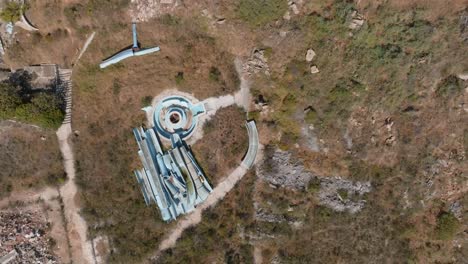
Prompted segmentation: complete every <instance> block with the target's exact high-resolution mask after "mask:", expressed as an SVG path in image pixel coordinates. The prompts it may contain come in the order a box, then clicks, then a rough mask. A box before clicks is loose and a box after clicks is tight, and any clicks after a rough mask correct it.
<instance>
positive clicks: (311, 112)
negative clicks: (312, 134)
mask: <svg viewBox="0 0 468 264" xmlns="http://www.w3.org/2000/svg"><path fill="white" fill-rule="evenodd" d="M317 120H318V115H317V111H315V109H314V108H312V107H311V108H309V109H308V111H307V113H306V114H305V116H304V121H305V122H306V123H307V124H310V125H311V124H314V123H315V122H317Z"/></svg>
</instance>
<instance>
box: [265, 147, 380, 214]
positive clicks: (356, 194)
mask: <svg viewBox="0 0 468 264" xmlns="http://www.w3.org/2000/svg"><path fill="white" fill-rule="evenodd" d="M265 155H266V158H265V163H264V164H263V165H262V166H260V168H258V171H257V175H258V177H259V178H260V179H262V180H264V181H266V182H268V183H269V184H270V185H271V186H272V187H274V188H279V187H282V188H290V189H297V190H306V189H307V188H308V187H309V183H310V182H311V181H312V180H314V182H316V183H318V184H316V185H318V190H317V191H316V194H317V199H318V202H319V204H321V205H323V206H326V207H328V208H330V209H333V210H335V211H338V212H344V211H347V212H350V213H356V212H359V211H360V210H361V209H362V208H363V207H364V206H365V204H366V201H365V200H364V198H363V197H364V196H363V195H364V194H366V193H368V192H370V191H371V184H370V182H359V181H351V180H347V179H343V178H342V177H338V176H334V177H325V176H320V175H315V174H313V173H312V172H310V171H308V170H306V169H305V167H304V165H303V163H302V162H301V161H300V160H297V159H294V158H292V155H291V153H289V152H287V151H282V150H279V149H274V148H273V147H268V148H267V149H266V151H265ZM259 216H260V217H264V218H268V217H265V216H264V214H262V213H259ZM268 219H269V218H268Z"/></svg>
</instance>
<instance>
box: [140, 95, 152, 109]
mask: <svg viewBox="0 0 468 264" xmlns="http://www.w3.org/2000/svg"><path fill="white" fill-rule="evenodd" d="M152 100H153V97H152V96H151V95H147V96H144V97H143V98H141V106H142V107H146V106H149V105H151V101H152Z"/></svg>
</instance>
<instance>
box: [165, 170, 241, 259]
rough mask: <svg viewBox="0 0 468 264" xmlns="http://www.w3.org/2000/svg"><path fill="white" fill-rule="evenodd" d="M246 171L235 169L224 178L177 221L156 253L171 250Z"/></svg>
mask: <svg viewBox="0 0 468 264" xmlns="http://www.w3.org/2000/svg"><path fill="white" fill-rule="evenodd" d="M246 172H247V169H245V168H244V167H242V166H239V167H237V168H236V169H235V170H234V171H233V172H232V173H231V174H230V175H229V176H228V177H227V178H225V179H224V180H223V181H222V182H221V183H220V184H218V186H216V188H214V189H213V192H212V193H211V194H210V195H209V196H208V198H207V199H206V201H204V202H203V203H202V204H201V205H200V206H198V207H197V208H196V209H195V211H194V212H193V213H190V214H189V215H188V216H187V217H186V218H184V219H182V220H179V223H178V224H177V226H176V227H175V229H174V230H173V231H172V232H171V234H170V235H169V236H168V237H167V238H166V239H164V240H163V241H162V242H161V244H160V245H159V249H158V252H157V253H160V252H161V251H163V250H166V249H168V248H171V247H173V246H174V245H175V243H176V241H177V239H178V238H179V237H180V236H181V235H182V233H183V232H184V230H185V229H187V228H188V227H190V226H192V225H196V224H198V223H199V222H200V221H201V214H202V212H203V210H205V209H207V208H209V207H211V206H213V205H215V204H216V203H217V202H218V201H220V200H221V199H223V197H224V196H225V195H226V194H227V193H228V192H229V191H230V190H231V189H232V188H233V187H234V185H236V183H237V182H238V181H239V180H240V179H241V178H242V177H243V176H244V175H245V174H246Z"/></svg>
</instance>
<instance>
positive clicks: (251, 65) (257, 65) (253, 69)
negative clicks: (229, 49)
mask: <svg viewBox="0 0 468 264" xmlns="http://www.w3.org/2000/svg"><path fill="white" fill-rule="evenodd" d="M242 68H243V71H244V72H245V73H247V74H249V75H251V74H254V73H259V72H264V73H265V74H266V75H270V68H269V67H268V64H267V58H266V56H265V50H263V49H254V50H253V52H252V55H251V56H250V58H249V59H248V60H247V62H246V63H244V65H243V67H242Z"/></svg>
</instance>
